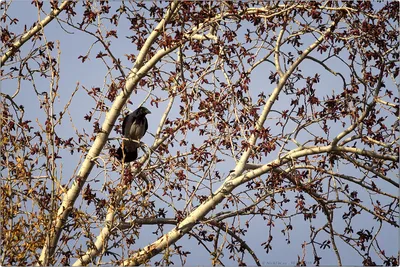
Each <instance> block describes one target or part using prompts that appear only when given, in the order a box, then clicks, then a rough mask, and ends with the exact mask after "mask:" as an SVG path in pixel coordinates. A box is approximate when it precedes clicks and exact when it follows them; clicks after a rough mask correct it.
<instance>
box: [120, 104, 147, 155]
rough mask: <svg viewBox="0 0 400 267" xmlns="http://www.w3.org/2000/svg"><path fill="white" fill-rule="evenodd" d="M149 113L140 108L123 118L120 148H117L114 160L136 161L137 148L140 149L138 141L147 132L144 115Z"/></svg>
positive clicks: (145, 109)
mask: <svg viewBox="0 0 400 267" xmlns="http://www.w3.org/2000/svg"><path fill="white" fill-rule="evenodd" d="M150 113H151V112H150V111H149V110H148V109H147V108H145V107H140V108H138V109H136V110H135V111H134V112H132V113H130V114H129V115H127V116H126V117H125V118H124V121H123V122H122V135H123V137H124V140H122V146H121V147H119V148H118V150H117V153H116V158H117V159H118V160H119V161H123V162H131V161H134V160H135V159H137V156H138V151H137V149H138V147H140V139H141V138H142V137H143V136H144V134H145V133H146V131H147V128H148V123H147V119H146V115H147V114H150Z"/></svg>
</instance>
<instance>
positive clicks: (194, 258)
mask: <svg viewBox="0 0 400 267" xmlns="http://www.w3.org/2000/svg"><path fill="white" fill-rule="evenodd" d="M46 4H47V3H46ZM119 4H120V3H119V2H118V1H116V2H112V3H111V6H112V8H111V9H112V11H114V10H115V9H117V8H118V6H119ZM79 7H80V5H77V9H78V10H79ZM47 10H48V9H47ZM80 11H82V10H80ZM8 13H9V14H10V16H11V17H17V18H18V19H19V23H18V24H17V25H12V26H11V25H10V26H9V29H10V30H11V31H13V32H16V33H20V32H22V31H23V29H24V26H25V25H27V26H28V27H30V26H31V25H32V24H33V23H34V22H36V21H37V19H38V14H37V10H36V8H35V7H34V6H33V5H31V4H30V1H15V2H14V3H13V4H12V5H11V7H10V10H9V12H8ZM43 17H44V16H43V14H41V19H43ZM63 17H64V16H63ZM128 28H129V24H128V23H127V20H120V24H119V26H118V31H119V32H118V36H119V38H118V39H113V40H112V44H113V45H115V44H117V45H116V46H112V49H113V53H114V55H115V56H116V57H117V58H120V59H122V60H123V64H124V65H125V66H128V67H131V66H132V64H129V63H128V62H127V61H126V60H125V57H124V54H128V53H129V54H135V55H137V51H136V50H135V46H134V45H132V43H131V41H130V40H129V39H127V38H125V37H126V36H127V35H129V33H127V32H125V31H127V29H128ZM245 28H246V27H243V32H244V29H245ZM243 32H242V33H243ZM238 35H239V36H240V32H239V33H238ZM45 36H46V38H47V39H48V40H52V41H57V40H58V41H59V42H60V50H61V57H60V59H61V61H60V64H61V65H60V66H61V75H60V82H59V85H60V90H59V97H58V99H57V104H56V109H57V110H56V112H55V113H57V112H59V111H62V109H63V107H64V105H65V104H66V103H67V102H68V99H69V97H70V95H71V93H72V92H73V91H74V89H75V88H76V86H77V84H78V83H79V86H80V87H83V86H84V87H86V88H88V89H90V88H92V87H100V88H101V90H104V91H106V89H107V87H106V84H107V83H108V82H109V81H108V80H106V81H105V78H104V77H105V75H106V73H107V69H106V67H105V66H104V64H102V63H101V62H100V61H99V60H97V59H95V56H94V55H96V54H97V53H98V52H99V51H103V47H102V46H101V45H100V44H95V45H94V46H93V48H92V49H93V51H92V52H91V57H90V58H91V59H90V60H87V61H86V62H85V63H84V64H82V63H81V60H80V59H78V57H79V56H81V55H84V54H85V53H86V52H87V51H88V50H89V49H90V46H91V44H92V43H93V41H94V37H92V36H88V35H87V34H84V33H81V32H79V31H77V30H75V29H72V28H71V27H68V26H64V29H62V28H61V27H60V25H59V24H58V23H57V22H56V21H53V22H51V23H50V24H49V25H48V26H47V27H46V28H45ZM309 41H310V42H312V41H313V40H309ZM31 45H32V42H31V41H28V42H27V43H26V44H25V45H24V46H23V48H22V53H24V52H25V53H27V52H28V51H29V49H30V46H31ZM116 47H118V48H117V49H116ZM174 56H176V54H175V55H174ZM302 66H303V67H302V68H304V69H302V71H303V74H304V75H305V74H312V73H315V72H319V73H320V74H321V80H323V81H324V83H323V84H319V85H318V88H319V90H320V92H322V93H321V95H329V94H331V93H332V92H333V91H339V90H340V89H341V79H340V78H339V77H334V76H333V75H331V74H330V73H327V72H326V71H323V70H321V67H319V66H318V65H317V64H315V63H313V62H310V61H308V62H306V63H305V64H303V65H302ZM330 67H331V68H332V69H336V70H337V69H340V68H341V67H342V66H341V65H340V63H339V62H337V61H335V60H333V61H331V62H330ZM271 70H272V68H271V67H270V66H269V65H263V66H260V67H259V68H257V69H256V70H255V71H254V72H253V73H252V76H251V78H252V82H251V84H250V90H252V91H253V92H254V93H253V95H254V96H257V94H258V93H259V92H262V91H263V92H267V93H268V92H270V91H271V90H272V88H269V87H270V86H271V85H270V84H266V75H267V74H268V75H269V73H270V71H271ZM126 72H127V71H126ZM36 85H37V90H38V91H39V92H40V91H49V82H48V80H47V79H40V78H37V80H36ZM391 86H393V85H391ZM21 88H22V89H21V93H20V94H19V95H18V96H17V97H16V99H15V102H17V103H19V104H21V105H23V106H24V107H25V112H26V114H27V115H26V117H27V118H29V119H31V120H32V121H35V120H36V119H38V121H41V122H43V121H44V118H45V115H44V113H43V112H42V110H40V109H39V108H38V107H39V102H38V100H37V95H36V94H35V92H34V91H33V89H32V85H31V84H30V83H27V82H23V83H22V86H21ZM145 89H146V88H140V87H139V90H138V94H137V95H132V96H131V101H132V102H133V105H128V109H129V110H134V109H135V108H136V107H137V105H139V104H140V103H141V102H142V100H143V99H144V98H145V96H146V94H147V92H146V90H145ZM1 90H2V92H3V93H7V94H13V92H15V90H16V81H15V80H13V81H10V80H6V81H3V82H2V84H1ZM393 91H394V92H396V89H395V88H393ZM158 93H161V90H158V91H155V94H158ZM267 95H268V94H267ZM254 99H256V98H254ZM254 99H253V100H254ZM288 103H289V98H287V97H282V98H281V99H280V100H279V101H278V102H277V103H276V104H275V106H276V107H281V106H284V105H286V106H287V105H288ZM94 105H95V102H94V101H93V99H91V98H90V97H89V96H88V95H87V93H86V92H85V91H84V90H81V89H80V90H78V92H77V95H76V97H75V98H74V100H73V103H72V105H71V108H70V114H71V118H72V121H73V123H74V127H76V128H77V129H79V130H82V129H85V131H86V132H87V133H91V132H92V131H93V128H92V123H90V122H88V121H85V120H84V119H83V117H84V114H88V113H89V112H90V111H91V110H92V108H93V107H94ZM107 105H109V102H107ZM165 105H166V102H164V103H161V104H160V106H159V108H158V109H157V108H156V107H154V106H150V104H149V103H146V104H145V106H146V107H148V108H150V110H151V111H152V114H150V115H149V116H148V119H149V121H150V122H156V123H149V129H148V132H149V133H153V134H154V133H155V132H156V128H157V126H158V122H159V120H160V118H161V115H162V113H163V110H164V108H165ZM109 106H110V105H109ZM178 110H179V109H175V110H174V111H173V112H174V113H173V114H172V116H179V114H178V112H177V111H178ZM97 114H99V113H97ZM272 114H273V116H276V117H278V114H277V113H272ZM103 115H104V114H103ZM120 119H121V117H120ZM103 121H104V117H103V118H102V119H101V122H103ZM275 123H276V120H275V119H274V118H269V119H268V120H267V122H266V124H267V125H269V126H270V127H271V128H272V131H274V129H273V126H274V125H275ZM388 123H390V124H391V123H392V121H388ZM71 126H72V125H71V123H70V121H69V118H68V117H67V116H66V118H65V119H64V120H63V123H62V125H61V126H60V127H61V128H60V129H62V131H61V134H59V135H60V137H62V138H65V139H67V137H69V136H73V135H75V133H74V130H73V128H72V127H71ZM277 130H278V131H279V130H280V129H277ZM341 130H342V127H341V126H340V122H338V125H337V127H332V128H331V131H332V132H331V136H335V135H336V134H337V133H339V132H340V131H341ZM59 133H60V131H59ZM118 136H119V135H118V134H117V133H116V132H115V131H113V132H112V133H111V135H110V138H112V137H118ZM190 138H193V140H197V142H199V143H201V139H197V137H196V136H190ZM153 139H154V138H153V136H151V135H150V134H147V135H145V137H144V138H143V139H142V141H143V142H144V143H146V144H152V142H153ZM194 142H196V141H194ZM111 144H115V145H116V146H118V143H117V141H116V140H114V141H111ZM103 153H108V152H107V151H103ZM62 156H63V168H62V172H61V170H60V171H59V175H60V176H62V177H63V181H65V182H66V181H68V180H69V179H70V177H72V176H73V174H74V170H76V166H77V164H79V162H80V161H81V158H80V157H81V155H78V154H74V155H70V154H69V153H65V152H64V153H63V154H62ZM274 156H275V155H273V154H272V155H269V156H268V157H266V158H264V159H263V160H262V162H268V161H270V160H272V159H274V158H275V157H274ZM224 166H225V169H221V170H220V173H221V176H222V177H224V176H226V175H227V174H228V173H229V171H230V170H231V169H233V167H234V162H233V160H231V161H229V160H228V159H227V162H225V163H224ZM353 173H355V172H354V170H353V169H352V168H350V169H349V173H348V174H349V175H351V174H353ZM95 174H100V175H99V176H98V177H97V178H99V179H103V178H102V175H103V174H102V173H101V172H100V170H97V169H95V170H94V171H93V172H92V175H91V177H90V178H89V180H88V181H90V179H93V178H95ZM108 175H110V177H111V178H112V179H117V178H118V175H119V174H118V173H116V174H115V175H113V174H110V173H109V174H108ZM393 175H395V174H394V172H393ZM356 176H357V175H356ZM266 177H267V176H264V178H266ZM392 177H393V176H392ZM217 185H218V183H216V186H215V188H217ZM98 186H99V187H101V183H100V184H98ZM385 189H387V190H388V191H391V193H393V194H396V191H394V190H393V189H392V188H390V187H388V188H385ZM237 190H240V189H237ZM360 194H363V193H360ZM294 195H296V194H295V193H293V196H294ZM366 196H367V194H365V195H364V197H366ZM277 199H279V198H277ZM361 199H363V198H362V197H361ZM291 204H292V205H294V204H295V203H294V201H292V203H291ZM156 205H160V207H165V208H168V207H167V206H166V205H165V204H164V203H162V202H156ZM219 211H221V210H220V209H216V210H215V211H214V212H213V213H217V212H219ZM210 215H211V214H210ZM169 216H173V214H171V213H170V214H169ZM244 218H245V217H244ZM248 218H250V217H247V219H248ZM334 221H335V223H334V224H335V226H337V227H338V228H337V229H343V228H344V227H345V224H344V221H343V220H342V219H341V213H340V212H337V213H336V217H335V220H334ZM325 222H326V218H325V217H324V216H322V214H320V215H319V217H317V218H316V221H314V222H313V223H314V226H322V225H324V224H325ZM243 223H244V219H243ZM99 225H100V227H101V226H102V224H101V222H99ZM292 225H293V226H294V230H293V231H292V232H291V243H290V244H287V243H286V242H285V238H284V237H283V236H282V235H281V234H280V230H282V229H284V227H285V226H284V225H277V226H276V227H275V228H276V229H275V232H276V233H275V234H274V242H273V244H272V245H273V249H272V251H271V252H270V253H269V254H266V253H265V252H264V250H263V248H262V246H261V245H260V243H261V242H264V241H265V239H267V236H268V228H267V226H266V221H262V220H258V221H257V222H256V223H253V224H252V225H251V227H250V228H249V229H247V230H248V232H247V234H246V237H245V240H246V241H248V242H249V245H250V247H251V248H252V249H253V250H255V253H256V255H257V256H258V257H259V259H260V261H261V263H262V264H263V265H270V264H274V265H275V264H277V265H294V264H296V262H297V255H300V256H301V253H302V251H301V248H300V244H302V243H303V242H304V241H308V240H309V227H310V224H309V222H306V221H304V220H303V218H302V217H301V216H296V217H293V219H292ZM353 225H354V226H355V227H359V228H360V229H361V228H364V229H370V228H371V226H372V225H376V224H375V221H372V220H371V217H370V216H365V215H360V216H357V217H355V218H354V221H353ZM172 228H173V226H165V227H164V233H166V232H167V231H168V230H170V229H172ZM142 229H143V230H142V231H141V233H140V238H139V239H138V240H137V242H136V245H135V247H137V248H141V247H143V246H145V245H147V244H150V243H152V242H153V241H155V236H154V235H153V234H152V232H153V231H154V229H155V227H152V226H143V227H142ZM95 232H96V231H95ZM355 232H357V230H356V229H355ZM260 236H265V237H264V238H259V237H260ZM378 240H380V241H381V242H382V241H385V242H384V243H385V250H386V254H387V255H396V254H397V251H398V250H399V242H398V231H397V230H394V228H392V227H388V226H387V225H386V224H385V225H384V226H383V228H382V230H381V234H380V235H379V237H378ZM336 242H337V244H338V247H339V251H340V253H341V256H342V262H343V263H344V264H345V265H360V264H361V260H360V257H359V256H358V255H356V254H355V252H354V251H353V250H352V249H351V248H350V247H349V246H347V245H345V244H344V243H343V242H342V241H340V240H339V239H336ZM382 244H383V243H382ZM177 245H181V246H183V247H184V249H185V250H189V251H191V255H190V256H189V257H188V260H187V264H188V265H198V264H200V265H209V264H210V258H211V256H210V255H209V254H208V253H207V251H205V250H204V249H203V248H201V247H199V246H198V245H197V241H196V240H195V239H194V238H188V237H187V236H186V237H184V238H182V239H181V240H180V241H178V242H177ZM319 254H320V256H322V257H323V259H322V261H321V264H323V265H335V264H336V262H337V261H336V258H335V255H334V252H333V251H332V250H325V251H323V250H321V251H319ZM162 256H163V255H162V254H161V255H158V256H156V257H155V258H154V259H155V260H158V259H160V258H161V257H162ZM244 260H245V262H246V263H248V264H254V261H253V260H252V259H251V258H250V257H249V256H246V257H245V259H244ZM374 260H376V261H377V263H378V262H379V263H380V262H381V261H380V260H379V259H378V258H376V259H374ZM153 262H154V261H153ZM174 262H175V264H177V265H179V264H180V262H179V260H178V258H175V260H174ZM223 262H224V263H225V264H228V265H229V264H233V262H230V261H229V260H228V259H227V257H224V260H223ZM306 262H307V264H312V262H313V254H312V251H311V247H308V251H307V257H306Z"/></svg>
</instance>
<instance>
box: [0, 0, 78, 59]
mask: <svg viewBox="0 0 400 267" xmlns="http://www.w3.org/2000/svg"><path fill="white" fill-rule="evenodd" d="M71 2H72V1H70V0H67V1H64V2H63V3H62V4H61V5H60V7H58V8H57V9H55V10H52V11H51V12H50V14H49V15H47V17H45V18H44V19H43V20H42V21H41V22H39V23H38V24H36V26H35V27H33V28H32V29H31V30H29V31H28V32H26V33H25V34H24V35H23V36H22V37H21V38H20V39H19V40H17V41H15V42H14V43H13V44H12V45H11V48H10V49H8V51H7V52H6V53H5V54H4V55H3V56H2V57H1V63H0V67H3V66H4V64H5V63H6V61H7V60H8V59H9V58H10V57H11V56H13V55H14V54H15V52H17V51H18V50H19V49H20V47H21V46H22V45H23V44H24V43H25V42H26V41H28V40H29V39H30V38H32V36H34V35H35V34H36V33H38V32H39V31H40V30H42V29H43V28H44V27H45V26H46V25H47V24H49V23H50V22H51V21H52V20H53V19H54V18H55V17H57V16H58V15H59V14H60V13H61V12H62V11H63V10H64V9H65V8H66V7H67V6H68V5H69V4H70V3H71Z"/></svg>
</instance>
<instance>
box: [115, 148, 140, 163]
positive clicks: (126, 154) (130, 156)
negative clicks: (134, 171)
mask: <svg viewBox="0 0 400 267" xmlns="http://www.w3.org/2000/svg"><path fill="white" fill-rule="evenodd" d="M137 156H138V152H137V148H135V149H133V150H132V151H127V150H126V149H125V148H124V150H123V151H122V148H121V147H119V148H118V149H117V152H116V154H115V157H116V158H117V159H118V160H119V161H123V162H131V161H134V160H135V159H137Z"/></svg>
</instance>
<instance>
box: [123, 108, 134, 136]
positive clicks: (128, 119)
mask: <svg viewBox="0 0 400 267" xmlns="http://www.w3.org/2000/svg"><path fill="white" fill-rule="evenodd" d="M131 118H132V113H131V114H128V115H126V116H125V118H124V121H123V122H122V135H123V136H125V133H129V128H131V125H132V119H131Z"/></svg>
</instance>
